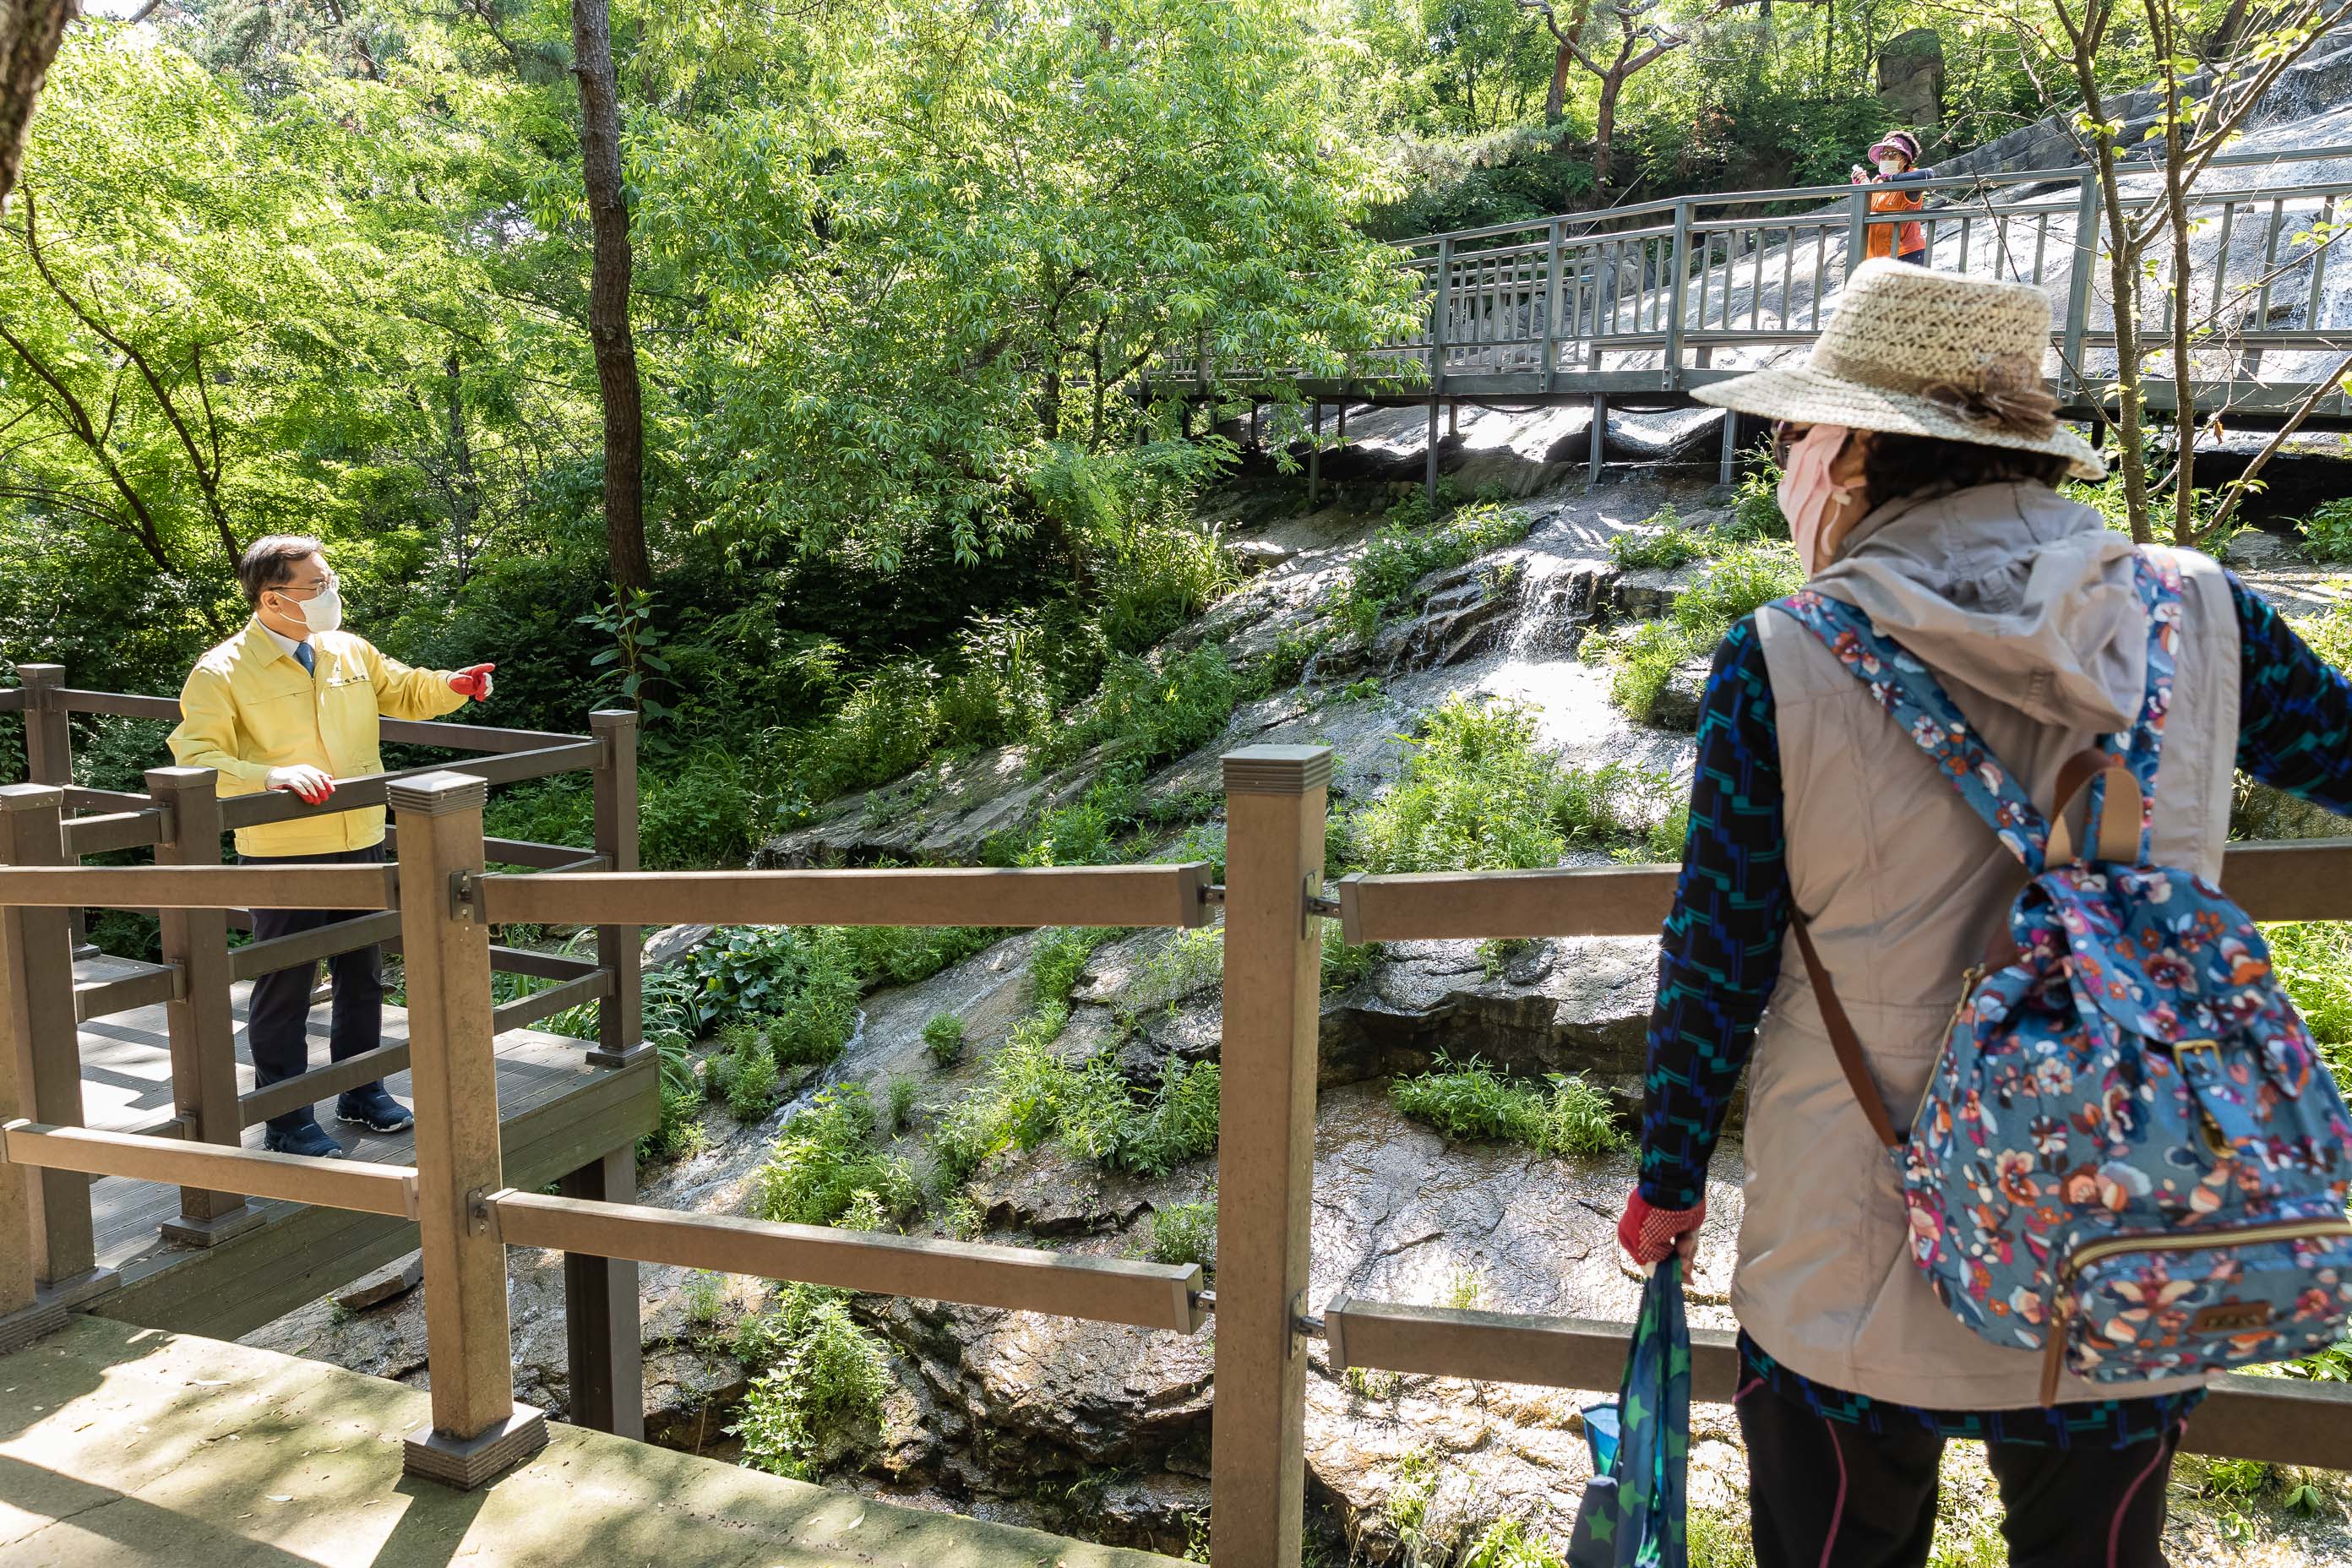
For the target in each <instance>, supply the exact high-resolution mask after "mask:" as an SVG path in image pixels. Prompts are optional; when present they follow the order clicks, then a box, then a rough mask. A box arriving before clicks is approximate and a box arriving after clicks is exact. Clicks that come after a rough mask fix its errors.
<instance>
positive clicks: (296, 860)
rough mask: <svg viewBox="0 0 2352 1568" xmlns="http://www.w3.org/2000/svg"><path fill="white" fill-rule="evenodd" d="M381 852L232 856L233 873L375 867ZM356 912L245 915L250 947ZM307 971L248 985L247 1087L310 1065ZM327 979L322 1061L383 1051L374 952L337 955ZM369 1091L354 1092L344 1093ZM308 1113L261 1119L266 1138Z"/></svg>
mask: <svg viewBox="0 0 2352 1568" xmlns="http://www.w3.org/2000/svg"><path fill="white" fill-rule="evenodd" d="M330 862H331V863H336V864H341V865H381V864H382V863H383V845H381V844H371V845H370V846H368V847H366V848H364V849H345V850H341V851H339V852H337V853H334V854H321V855H240V856H238V857H237V858H236V863H237V864H238V865H240V866H316V865H320V864H324V863H330ZM362 912H363V911H362V910H254V911H253V940H254V941H256V942H268V940H269V939H270V938H272V937H278V936H292V935H293V934H295V933H296V932H297V931H316V930H318V929H319V928H320V926H324V925H332V924H334V923H335V922H336V921H348V920H356V919H358V918H359V916H360V915H361V914H362ZM318 972H319V967H318V965H317V964H315V963H299V964H296V965H295V966H294V967H293V968H291V969H280V970H278V971H276V972H274V973H269V974H264V975H262V976H260V977H259V978H257V979H256V980H255V981H254V983H253V995H252V998H251V999H250V1000H249V1001H248V1002H247V1011H246V1020H247V1021H246V1037H247V1042H248V1043H249V1044H250V1046H251V1047H252V1049H253V1082H254V1087H256V1088H257V1089H258V1088H264V1087H266V1086H268V1085H269V1084H273V1083H278V1082H280V1081H282V1080H284V1079H289V1078H292V1077H294V1076H295V1075H296V1074H298V1073H300V1072H303V1071H306V1070H307V1069H308V1068H309V1067H310V1037H309V1034H308V1032H307V1030H308V1026H309V1024H310V982H311V980H312V979H313V978H314V977H315V976H316V975H317V974H318ZM327 972H328V974H329V976H330V978H331V979H332V981H333V982H334V987H335V1002H334V1015H333V1016H334V1022H333V1024H332V1026H331V1036H330V1044H329V1047H328V1050H327V1057H328V1059H329V1060H330V1061H338V1062H339V1061H342V1060H344V1059H345V1058H350V1057H355V1056H358V1055H359V1054H360V1053H361V1052H362V1051H372V1050H373V1049H375V1048H376V1047H378V1046H379V1045H382V1044H383V951H382V950H381V949H379V948H376V947H373V946H370V947H363V948H361V949H359V950H358V951H356V952H344V953H338V954H336V955H335V956H334V957H332V958H331V959H329V960H327ZM367 1087H369V1086H368V1085H365V1084H354V1085H352V1089H349V1090H346V1091H345V1092H347V1093H353V1092H357V1091H358V1090H359V1089H365V1088H367ZM313 1115H314V1112H313V1111H312V1110H311V1109H310V1107H308V1106H305V1107H303V1108H302V1109H301V1110H289V1111H287V1112H285V1113H284V1114H283V1115H279V1116H273V1117H271V1118H270V1119H269V1127H270V1131H274V1132H291V1131H294V1130H295V1129H296V1128H299V1127H300V1126H301V1125H303V1123H305V1122H307V1121H310V1120H311V1119H312V1117H313Z"/></svg>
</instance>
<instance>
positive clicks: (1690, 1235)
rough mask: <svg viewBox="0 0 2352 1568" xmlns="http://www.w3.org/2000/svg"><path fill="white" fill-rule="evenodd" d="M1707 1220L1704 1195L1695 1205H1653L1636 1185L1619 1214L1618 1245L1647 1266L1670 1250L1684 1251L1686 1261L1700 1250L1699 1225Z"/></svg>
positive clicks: (1660, 1259)
mask: <svg viewBox="0 0 2352 1568" xmlns="http://www.w3.org/2000/svg"><path fill="white" fill-rule="evenodd" d="M1705 1224H1706V1199H1704V1198H1701V1199H1700V1200H1699V1205H1698V1207H1696V1208H1695V1209H1661V1208H1652V1207H1651V1206H1650V1205H1649V1202H1648V1200H1647V1199H1645V1198H1643V1196H1642V1194H1641V1192H1640V1190H1639V1189H1636V1190H1635V1191H1634V1192H1633V1194H1631V1195H1630V1196H1628V1197H1627V1198H1626V1200H1625V1212H1624V1213H1623V1214H1622V1215H1619V1216H1618V1218H1617V1245H1618V1246H1620V1247H1623V1248H1624V1249H1625V1252H1626V1255H1627V1256H1628V1257H1630V1258H1633V1261H1634V1262H1636V1263H1639V1264H1642V1265H1643V1266H1644V1267H1646V1266H1648V1265H1650V1264H1653V1263H1662V1262H1664V1261H1665V1258H1666V1255H1667V1254H1668V1253H1670V1252H1679V1253H1681V1254H1682V1255H1683V1258H1684V1259H1685V1261H1687V1260H1688V1259H1689V1258H1690V1257H1691V1255H1692V1254H1693V1253H1696V1251H1697V1250H1698V1227H1699V1226H1702V1225H1705Z"/></svg>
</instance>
